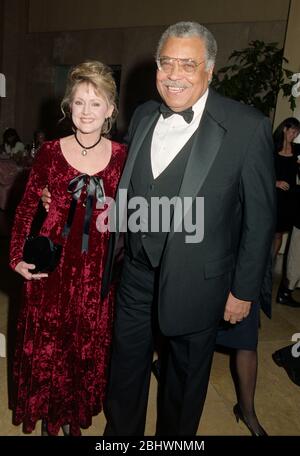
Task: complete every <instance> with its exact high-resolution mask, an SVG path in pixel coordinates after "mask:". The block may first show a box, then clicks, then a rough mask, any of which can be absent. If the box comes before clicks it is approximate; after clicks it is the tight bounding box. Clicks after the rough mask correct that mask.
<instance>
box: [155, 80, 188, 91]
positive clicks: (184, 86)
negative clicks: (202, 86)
mask: <svg viewBox="0 0 300 456" xmlns="http://www.w3.org/2000/svg"><path fill="white" fill-rule="evenodd" d="M162 84H163V85H164V86H166V87H174V88H176V89H188V88H189V87H192V84H191V83H188V82H181V81H168V80H167V81H162Z"/></svg>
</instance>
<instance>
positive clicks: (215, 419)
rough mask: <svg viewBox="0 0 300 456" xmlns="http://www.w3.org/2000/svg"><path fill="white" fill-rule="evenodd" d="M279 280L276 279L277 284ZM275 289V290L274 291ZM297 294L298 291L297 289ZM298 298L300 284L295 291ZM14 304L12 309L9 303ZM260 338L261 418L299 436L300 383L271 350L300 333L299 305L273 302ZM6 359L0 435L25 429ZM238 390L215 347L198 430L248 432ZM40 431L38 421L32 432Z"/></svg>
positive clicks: (4, 306) (99, 420)
mask: <svg viewBox="0 0 300 456" xmlns="http://www.w3.org/2000/svg"><path fill="white" fill-rule="evenodd" d="M6 253H7V241H6V240H5V239H4V240H3V239H2V240H0V269H1V282H0V333H3V334H7V330H8V322H7V321H8V313H9V310H11V309H12V307H13V304H14V299H16V298H14V296H16V293H15V292H16V290H17V289H18V287H19V282H16V280H15V278H14V274H13V273H11V272H10V271H8V270H7V268H6V267H5V262H6ZM275 285H276V284H275ZM275 291H276V290H274V292H275ZM295 296H296V295H295ZM296 297H297V298H298V299H299V300H300V290H299V291H297V296H296ZM9 307H10V309H9ZM261 326H262V327H261V330H260V342H259V372H258V383H257V392H256V410H257V414H258V416H259V418H260V420H261V423H262V424H263V426H264V427H265V429H266V430H267V432H268V433H269V434H270V435H273V436H275V435H278V436H279V435H281V436H283V435H284V436H286V435H297V436H300V387H299V386H297V385H295V384H294V383H292V382H291V381H290V379H289V378H288V376H287V374H286V372H285V371H284V370H283V369H282V368H279V367H277V366H276V365H275V364H274V362H273V360H272V358H271V354H272V353H273V352H274V351H275V350H276V349H278V348H280V347H282V346H284V345H287V344H288V343H289V342H290V340H291V337H292V335H293V334H294V333H297V332H298V333H300V309H293V308H289V307H285V306H281V305H279V304H276V303H275V304H274V307H273V318H272V320H268V319H267V318H266V317H264V316H262V325H261ZM6 369H7V359H6V358H0V435H2V436H4V435H10V436H17V435H24V434H23V433H22V429H21V426H19V427H16V426H13V425H12V422H11V412H10V411H9V410H8V406H7V382H6ZM156 387H157V385H156V381H155V379H154V378H152V380H151V389H150V395H149V405H148V414H147V424H146V435H149V436H151V435H154V432H155V419H156V411H155V403H156ZM234 404H235V392H234V387H233V383H232V379H231V376H230V372H229V359H228V356H227V355H225V354H221V353H215V356H214V361H213V367H212V373H211V379H210V384H209V389H208V395H207V400H206V404H205V408H204V413H203V416H202V420H201V423H200V426H199V430H198V434H199V435H224V436H225V435H249V432H248V430H247V429H246V428H245V426H244V425H243V424H241V423H239V424H238V423H236V421H235V418H234V415H233V413H232V407H233V405H234ZM104 426H105V419H104V416H103V414H100V415H99V416H97V417H95V418H94V420H93V425H92V426H91V427H90V428H89V429H88V430H86V431H83V435H91V436H92V435H95V436H96V435H98V436H99V435H101V433H102V432H103V429H104ZM33 434H34V435H39V434H40V429H39V427H38V428H37V429H36V430H35V432H34V433H33Z"/></svg>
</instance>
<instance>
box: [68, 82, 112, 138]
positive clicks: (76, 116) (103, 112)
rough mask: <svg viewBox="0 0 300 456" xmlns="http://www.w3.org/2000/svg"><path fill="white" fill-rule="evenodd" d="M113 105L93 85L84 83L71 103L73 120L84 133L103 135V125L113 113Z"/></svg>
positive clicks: (78, 88)
mask: <svg viewBox="0 0 300 456" xmlns="http://www.w3.org/2000/svg"><path fill="white" fill-rule="evenodd" d="M113 110H114V107H113V105H108V103H107V101H106V99H105V97H103V96H101V94H99V93H98V92H96V91H95V88H94V86H93V85H92V84H90V83H86V82H83V83H81V84H79V85H78V86H77V88H76V90H75V92H74V95H73V100H72V103H71V113H72V120H73V123H74V125H75V126H76V128H77V129H78V130H79V131H81V132H82V133H85V134H88V133H96V132H98V133H99V135H100V134H101V129H102V125H103V123H104V121H105V119H106V118H107V117H110V116H111V115H112V113H113Z"/></svg>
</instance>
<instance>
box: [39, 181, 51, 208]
mask: <svg viewBox="0 0 300 456" xmlns="http://www.w3.org/2000/svg"><path fill="white" fill-rule="evenodd" d="M41 199H42V202H43V206H44V208H45V210H46V212H48V211H49V207H50V203H51V193H50V192H49V190H48V188H47V187H45V188H43V191H42V195H41Z"/></svg>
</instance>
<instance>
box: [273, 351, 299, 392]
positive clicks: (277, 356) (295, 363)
mask: <svg viewBox="0 0 300 456" xmlns="http://www.w3.org/2000/svg"><path fill="white" fill-rule="evenodd" d="M293 345H294V344H292V345H288V346H286V347H283V348H280V349H279V350H277V351H276V352H274V353H273V354H272V358H273V361H274V363H275V364H277V366H279V367H283V369H284V370H285V371H286V373H287V374H288V376H289V378H290V380H292V382H293V383H295V384H296V385H298V386H300V357H294V356H293V353H292V347H293Z"/></svg>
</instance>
